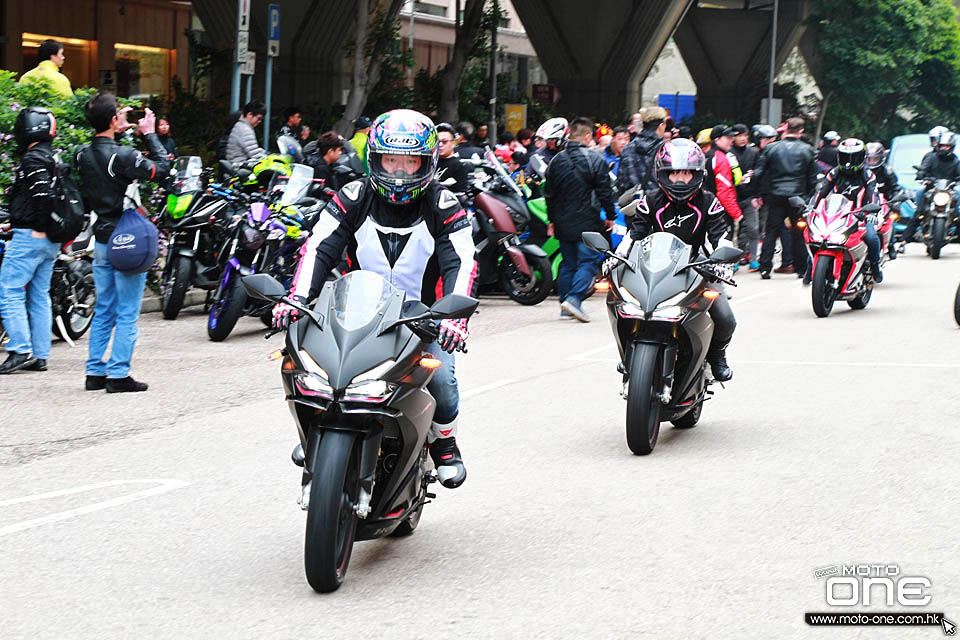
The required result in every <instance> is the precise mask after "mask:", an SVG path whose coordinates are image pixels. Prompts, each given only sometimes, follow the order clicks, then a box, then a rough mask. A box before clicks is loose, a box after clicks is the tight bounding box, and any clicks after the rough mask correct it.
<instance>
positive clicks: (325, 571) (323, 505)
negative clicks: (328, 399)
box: [303, 431, 360, 593]
mask: <svg viewBox="0 0 960 640" xmlns="http://www.w3.org/2000/svg"><path fill="white" fill-rule="evenodd" d="M356 439H357V438H356V436H355V435H354V434H353V433H350V432H347V431H326V432H324V434H323V437H322V438H321V440H320V447H319V449H318V451H317V459H316V460H315V461H314V463H313V468H314V470H315V471H314V474H313V480H312V481H311V484H310V504H309V506H308V508H307V531H306V535H305V537H304V544H303V567H304V571H305V573H306V576H307V582H308V583H310V586H311V587H313V589H314V590H315V591H319V592H320V593H328V592H330V591H336V590H337V589H339V588H340V585H341V584H343V579H344V577H345V576H346V575H347V567H348V565H349V564H350V555H351V553H353V541H354V539H355V538H356V534H357V514H356V512H355V511H354V509H353V505H355V504H356V503H357V500H359V494H360V459H359V451H358V450H357V449H356V448H355V447H354V445H355V443H356Z"/></svg>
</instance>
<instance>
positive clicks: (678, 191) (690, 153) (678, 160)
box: [653, 138, 707, 202]
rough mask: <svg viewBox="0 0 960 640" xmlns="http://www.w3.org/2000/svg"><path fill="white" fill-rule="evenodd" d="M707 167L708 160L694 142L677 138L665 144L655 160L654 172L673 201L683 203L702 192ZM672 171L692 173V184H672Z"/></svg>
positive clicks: (658, 181)
mask: <svg viewBox="0 0 960 640" xmlns="http://www.w3.org/2000/svg"><path fill="white" fill-rule="evenodd" d="M706 167H707V158H706V156H704V155H703V151H702V150H701V149H700V147H699V146H698V145H697V144H695V143H694V142H693V141H692V140H688V139H686V138H677V139H676V140H671V141H670V142H666V143H664V144H663V145H662V146H661V147H660V150H659V151H657V156H656V157H655V158H654V160H653V170H654V172H655V173H656V175H657V184H659V185H660V188H661V189H663V192H664V193H666V194H667V197H668V198H670V199H671V200H676V201H679V202H683V201H685V200H689V199H690V197H691V196H693V195H694V194H695V193H697V192H698V191H700V187H702V186H703V176H704V173H705V170H706ZM671 171H690V172H692V173H693V179H692V180H691V181H690V182H686V183H684V182H670V172H671Z"/></svg>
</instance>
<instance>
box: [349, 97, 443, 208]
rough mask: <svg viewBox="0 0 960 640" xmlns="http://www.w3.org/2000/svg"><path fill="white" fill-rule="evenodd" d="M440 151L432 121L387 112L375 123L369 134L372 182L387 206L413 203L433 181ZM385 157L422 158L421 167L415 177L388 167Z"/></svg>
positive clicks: (406, 112) (405, 111) (398, 111)
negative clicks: (385, 164) (388, 203)
mask: <svg viewBox="0 0 960 640" xmlns="http://www.w3.org/2000/svg"><path fill="white" fill-rule="evenodd" d="M439 150H440V147H439V145H438V144H437V128H436V127H435V126H434V124H433V120H431V119H430V118H428V117H427V116H425V115H423V114H422V113H420V112H418V111H412V110H410V109H394V110H393V111H387V112H386V113H384V114H381V115H380V116H378V117H377V119H376V120H374V122H373V125H372V126H371V127H370V133H369V134H367V165H368V168H369V171H370V182H371V183H372V184H373V187H374V188H375V189H376V191H377V193H378V194H379V195H380V197H381V198H383V199H384V200H386V201H387V202H390V203H393V204H408V203H410V202H413V201H414V200H416V199H418V198H419V197H420V196H421V195H423V192H424V190H425V189H426V188H427V185H429V184H430V181H431V180H433V176H434V175H435V174H436V172H437V155H438V153H439ZM385 156H416V157H418V158H420V167H419V168H417V169H416V170H414V171H413V172H412V173H408V172H407V171H406V170H405V169H403V168H394V167H385V166H384V161H383V159H384V157H385Z"/></svg>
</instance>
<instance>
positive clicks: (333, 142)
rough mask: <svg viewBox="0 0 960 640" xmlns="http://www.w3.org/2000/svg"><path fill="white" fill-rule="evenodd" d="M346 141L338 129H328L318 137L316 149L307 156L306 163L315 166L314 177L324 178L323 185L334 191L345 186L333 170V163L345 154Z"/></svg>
mask: <svg viewBox="0 0 960 640" xmlns="http://www.w3.org/2000/svg"><path fill="white" fill-rule="evenodd" d="M344 142H345V141H344V139H343V137H342V136H341V135H340V134H339V133H337V132H336V131H327V132H326V133H323V134H321V135H320V136H319V137H318V138H317V145H316V150H315V151H314V152H313V153H311V154H309V155H307V157H306V163H307V164H308V165H310V166H311V167H313V177H314V178H315V179H318V180H323V186H324V187H326V188H327V189H333V190H334V191H337V190H339V189H340V187H342V186H343V185H342V184H340V183H339V182H338V180H337V176H336V174H334V172H333V165H335V164H336V163H337V161H338V160H339V159H340V156H341V155H342V154H343V144H344Z"/></svg>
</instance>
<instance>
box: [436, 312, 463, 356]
mask: <svg viewBox="0 0 960 640" xmlns="http://www.w3.org/2000/svg"><path fill="white" fill-rule="evenodd" d="M469 335H470V333H469V332H468V331H467V321H466V320H464V319H462V318H461V319H459V320H450V319H447V320H441V321H440V336H439V337H438V338H437V342H438V343H439V344H440V348H441V349H443V350H444V351H446V352H447V353H453V352H454V351H466V350H467V336H469Z"/></svg>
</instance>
